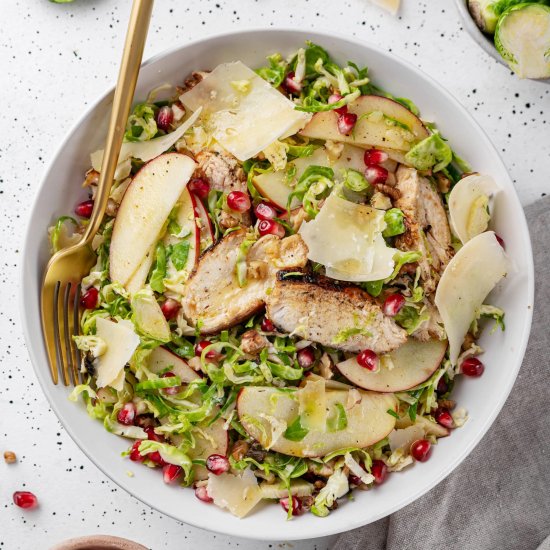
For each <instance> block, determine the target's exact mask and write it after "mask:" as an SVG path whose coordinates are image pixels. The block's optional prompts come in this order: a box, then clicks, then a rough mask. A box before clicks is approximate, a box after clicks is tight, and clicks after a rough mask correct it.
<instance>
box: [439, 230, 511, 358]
mask: <svg viewBox="0 0 550 550" xmlns="http://www.w3.org/2000/svg"><path fill="white" fill-rule="evenodd" d="M507 270H508V261H507V259H506V254H505V253H504V250H503V248H502V246H500V244H499V242H498V241H497V239H496V237H495V234H494V233H493V232H492V231H487V232H486V233H482V234H481V235H478V236H477V237H474V238H473V239H471V240H470V241H468V242H467V243H466V244H465V245H464V246H463V247H462V248H461V249H460V250H459V251H458V252H457V254H456V255H455V256H454V258H453V259H452V260H451V261H450V262H449V265H447V267H446V269H445V271H444V272H443V275H442V277H441V280H440V281H439V285H438V287H437V291H436V294H435V304H436V306H437V308H438V309H439V313H440V315H441V318H442V319H443V324H444V326H445V331H446V332H447V338H448V339H449V356H450V359H451V363H452V364H453V365H455V364H456V361H457V358H458V355H459V353H460V348H461V346H462V342H463V341H464V337H465V336H466V333H467V332H468V329H469V327H470V324H471V323H472V321H473V320H474V318H475V317H476V313H477V310H478V308H479V307H481V305H482V304H483V301H484V300H485V298H486V297H487V294H489V292H491V290H492V289H493V288H494V287H495V285H496V284H497V283H498V282H499V281H500V280H501V279H502V278H503V277H504V276H505V275H506V273H507Z"/></svg>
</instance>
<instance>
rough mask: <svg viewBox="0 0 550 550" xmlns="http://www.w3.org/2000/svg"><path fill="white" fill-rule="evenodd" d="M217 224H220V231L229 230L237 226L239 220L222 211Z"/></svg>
mask: <svg viewBox="0 0 550 550" xmlns="http://www.w3.org/2000/svg"><path fill="white" fill-rule="evenodd" d="M218 223H219V224H220V227H221V228H222V229H231V228H233V227H237V226H238V225H239V220H238V219H237V218H235V217H234V216H232V215H231V214H230V213H229V212H226V211H225V210H222V211H221V213H220V217H219V219H218Z"/></svg>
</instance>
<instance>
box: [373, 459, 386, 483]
mask: <svg viewBox="0 0 550 550" xmlns="http://www.w3.org/2000/svg"><path fill="white" fill-rule="evenodd" d="M370 473H371V474H372V475H373V476H374V483H376V484H377V485H380V483H384V480H385V479H386V476H387V475H388V467H387V466H386V465H385V464H384V462H382V460H373V461H372V466H371V469H370Z"/></svg>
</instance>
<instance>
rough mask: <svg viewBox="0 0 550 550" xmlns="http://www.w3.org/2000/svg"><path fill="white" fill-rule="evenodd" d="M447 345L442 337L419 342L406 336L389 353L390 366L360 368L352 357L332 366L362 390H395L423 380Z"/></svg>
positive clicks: (439, 360)
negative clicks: (371, 369)
mask: <svg viewBox="0 0 550 550" xmlns="http://www.w3.org/2000/svg"><path fill="white" fill-rule="evenodd" d="M446 349H447V341H446V340H430V341H429V342H421V341H420V340H415V339H414V338H409V339H408V340H407V342H406V343H405V344H403V345H402V346H401V347H400V348H397V349H396V350H394V351H392V352H391V353H390V354H389V356H390V358H391V361H392V363H393V368H391V369H390V368H387V367H385V366H384V365H382V366H381V368H380V369H379V370H378V371H376V372H372V371H369V370H368V369H365V368H363V367H362V366H361V365H359V363H358V362H357V360H356V359H355V357H352V358H351V359H347V360H346V361H342V362H341V363H338V364H337V365H336V367H337V368H338V370H339V371H340V372H341V373H342V375H343V376H345V377H346V378H347V379H348V380H349V381H350V382H353V383H354V384H355V385H356V386H359V387H360V388H364V389H366V390H372V391H377V392H398V391H405V390H408V389H410V388H414V387H415V386H418V384H421V383H422V382H425V381H426V380H427V379H428V378H429V377H430V376H431V375H432V374H433V373H434V372H435V371H436V369H437V368H438V367H439V365H441V361H442V360H443V357H444V355H445V350H446Z"/></svg>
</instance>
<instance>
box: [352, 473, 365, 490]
mask: <svg viewBox="0 0 550 550" xmlns="http://www.w3.org/2000/svg"><path fill="white" fill-rule="evenodd" d="M349 482H350V483H352V484H353V485H357V487H359V485H361V483H363V482H362V481H361V478H360V477H358V476H355V475H353V474H351V475H350V476H349Z"/></svg>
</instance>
